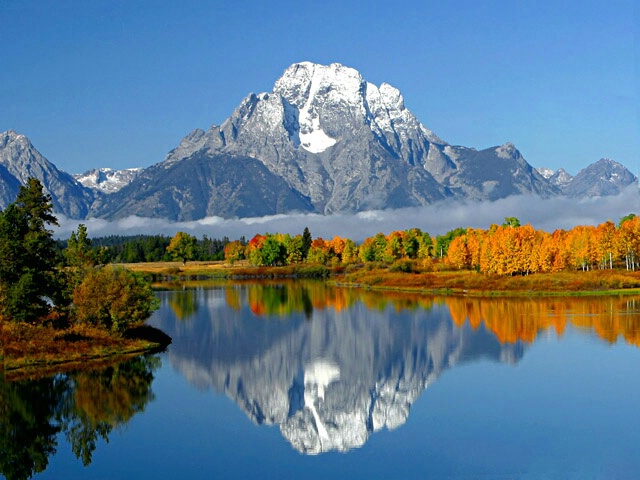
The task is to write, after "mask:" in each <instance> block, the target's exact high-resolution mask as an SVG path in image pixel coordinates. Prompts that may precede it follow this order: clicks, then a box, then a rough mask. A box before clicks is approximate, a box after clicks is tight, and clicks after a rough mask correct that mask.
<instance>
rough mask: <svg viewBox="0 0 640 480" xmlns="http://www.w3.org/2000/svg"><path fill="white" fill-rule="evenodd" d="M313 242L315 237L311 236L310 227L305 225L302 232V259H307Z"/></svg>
mask: <svg viewBox="0 0 640 480" xmlns="http://www.w3.org/2000/svg"><path fill="white" fill-rule="evenodd" d="M311 242H313V238H312V237H311V232H310V231H309V227H304V231H303V232H302V251H301V253H302V261H304V260H306V259H307V254H308V253H309V249H310V248H311Z"/></svg>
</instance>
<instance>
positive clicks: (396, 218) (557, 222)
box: [54, 185, 640, 242]
mask: <svg viewBox="0 0 640 480" xmlns="http://www.w3.org/2000/svg"><path fill="white" fill-rule="evenodd" d="M639 210H640V195H639V193H638V187H637V186H635V185H633V186H630V187H628V188H627V189H626V190H624V191H623V192H622V193H621V194H620V195H617V196H610V197H595V198H586V199H584V198H583V199H572V198H557V197H556V198H548V199H542V198H540V197H535V196H528V195H523V196H515V197H508V198H505V199H500V200H497V201H493V202H488V201H484V202H457V203H453V202H438V203H435V204H432V205H428V206H423V207H412V208H402V209H397V210H373V211H367V212H360V213H355V214H349V215H347V214H336V215H326V216H325V215H319V214H302V213H301V214H287V215H273V216H267V217H255V218H238V219H224V218H220V217H207V218H203V219H201V220H196V221H189V222H171V221H168V220H163V219H157V218H141V217H128V218H125V219H122V220H117V221H107V220H102V219H95V218H92V219H87V220H72V219H68V218H66V217H64V216H58V220H59V223H60V226H59V227H56V228H55V229H54V231H55V236H56V237H57V238H67V237H69V235H70V234H71V232H72V231H74V230H75V229H77V226H78V224H80V223H84V224H85V225H86V226H87V231H88V234H89V236H90V237H101V236H109V235H138V234H149V235H155V234H163V235H170V236H172V235H174V234H175V233H176V232H178V231H184V232H188V233H190V234H191V235H195V236H198V237H200V236H202V235H207V236H208V237H212V238H222V237H225V236H226V237H228V238H230V239H231V240H234V239H238V238H240V237H241V236H244V237H246V238H247V239H249V238H251V237H252V236H253V235H255V234H256V233H267V232H269V233H276V232H277V233H289V234H292V235H293V234H298V233H301V232H302V231H303V230H304V228H305V227H308V228H309V230H310V231H311V233H312V235H313V237H323V238H332V237H333V236H335V235H339V236H342V237H346V238H351V239H352V240H354V241H356V242H361V241H362V240H364V239H365V238H367V237H370V236H373V235H375V234H376V233H378V232H382V233H385V234H386V233H389V232H391V231H394V230H404V229H408V228H413V227H417V228H420V229H421V230H423V231H426V232H429V233H430V234H431V235H441V234H444V233H446V232H448V231H449V230H452V229H454V228H457V227H463V228H466V227H472V228H488V227H489V226H490V225H491V224H494V223H495V224H501V223H502V222H503V220H504V218H505V217H517V218H518V219H519V220H520V222H521V223H522V225H525V224H527V223H530V224H531V225H532V226H533V227H534V228H535V229H540V230H545V231H549V232H552V231H553V230H556V229H570V228H573V227H575V226H576V225H597V224H600V223H602V222H605V221H607V220H611V221H613V222H614V223H617V222H618V221H619V220H620V218H621V217H623V216H625V215H627V214H629V213H637V212H638V211H639Z"/></svg>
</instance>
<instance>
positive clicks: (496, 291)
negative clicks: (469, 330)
mask: <svg viewBox="0 0 640 480" xmlns="http://www.w3.org/2000/svg"><path fill="white" fill-rule="evenodd" d="M123 266H125V267H126V268H128V269H130V270H133V271H135V272H139V273H142V274H144V275H148V276H151V277H152V278H153V280H154V282H160V283H164V282H171V281H206V280H227V281H242V280H258V281H260V280H284V279H293V280H295V279H303V278H308V279H321V280H323V281H325V282H327V283H329V284H332V285H335V286H338V287H344V288H368V289H375V290H393V291H406V292H414V293H423V294H426V295H460V296H488V297H496V296H504V297H513V296H589V295H633V294H638V293H640V271H635V272H634V271H626V270H616V269H613V270H590V271H585V272H583V271H561V272H555V273H535V274H530V275H513V276H498V275H484V274H481V273H477V272H475V271H470V270H457V271H453V270H442V271H432V270H431V271H427V270H424V269H421V268H420V267H419V266H414V267H413V270H410V271H399V270H398V269H397V268H395V266H394V265H393V264H392V265H388V266H387V265H380V264H376V265H366V264H365V265H355V266H354V265H349V266H337V267H325V266H322V265H313V264H301V265H289V266H284V267H252V266H248V265H246V264H242V265H228V264H226V263H224V262H190V263H187V264H186V265H182V264H181V263H177V262H154V263H133V264H124V265H123Z"/></svg>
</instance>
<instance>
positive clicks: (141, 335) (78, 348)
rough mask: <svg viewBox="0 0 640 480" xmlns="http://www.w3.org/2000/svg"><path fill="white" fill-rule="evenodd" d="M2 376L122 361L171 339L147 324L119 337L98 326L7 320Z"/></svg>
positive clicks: (155, 349) (9, 377)
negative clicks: (55, 325)
mask: <svg viewBox="0 0 640 480" xmlns="http://www.w3.org/2000/svg"><path fill="white" fill-rule="evenodd" d="M0 329H1V331H2V337H3V352H2V353H3V355H2V357H3V358H2V360H3V366H2V375H3V376H4V378H5V379H6V380H8V381H15V380H22V379H33V378H39V377H42V376H48V375H51V374H56V373H62V372H65V371H71V370H79V369H82V368H85V367H88V366H91V367H93V366H102V365H110V364H113V363H119V362H122V361H125V360H128V359H130V358H133V357H136V356H138V355H142V354H145V353H153V352H158V351H162V350H164V349H165V348H166V347H167V346H168V345H169V344H170V343H171V338H170V337H169V336H167V335H166V334H165V333H164V332H162V331H160V330H158V329H156V328H154V327H151V326H143V327H137V328H135V329H131V330H130V331H127V332H125V334H124V335H122V336H115V335H112V334H110V333H109V332H105V331H104V330H100V329H97V328H86V327H85V328H74V327H70V328H67V329H64V330H58V329H54V328H51V327H48V326H34V325H30V324H19V323H11V322H6V321H5V322H3V323H2V325H0Z"/></svg>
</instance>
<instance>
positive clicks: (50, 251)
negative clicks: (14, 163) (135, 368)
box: [0, 178, 168, 370]
mask: <svg viewBox="0 0 640 480" xmlns="http://www.w3.org/2000/svg"><path fill="white" fill-rule="evenodd" d="M52 210H53V206H52V203H51V197H50V196H48V195H45V194H44V193H43V188H42V184H41V183H40V182H39V181H38V180H36V179H33V178H31V179H29V180H28V182H27V184H26V185H25V186H21V187H20V190H19V193H18V196H17V199H16V201H15V202H14V203H12V204H10V205H9V206H8V207H7V208H6V209H5V210H4V211H2V212H0V331H1V333H2V344H3V348H2V350H3V352H2V356H3V359H2V360H3V366H4V369H5V370H7V369H14V368H23V367H33V366H34V365H53V364H59V363H64V362H75V361H79V360H86V359H88V358H96V357H99V356H112V355H116V354H121V353H129V352H132V351H143V350H147V349H150V348H157V347H160V346H161V345H162V344H163V343H164V344H165V345H166V343H167V341H168V339H167V338H161V336H158V335H157V334H155V333H153V334H152V335H149V333H150V331H149V330H139V327H141V326H142V325H143V323H144V321H145V320H146V319H147V318H148V316H149V315H150V313H151V312H152V311H153V310H154V309H155V308H157V306H158V303H157V299H156V298H155V296H154V293H153V290H152V289H151V287H150V285H149V283H148V282H146V281H145V280H144V279H143V278H142V277H141V276H140V275H139V274H136V273H134V272H131V271H129V270H126V269H124V268H122V267H119V266H114V265H106V266H98V265H96V259H95V257H94V255H93V251H92V249H91V241H90V240H89V239H88V238H87V231H86V228H85V227H84V225H80V226H79V228H78V231H77V232H73V234H72V235H71V238H70V239H69V241H68V242H67V248H66V249H64V251H60V250H59V249H58V248H57V243H56V241H55V240H54V239H53V232H52V231H51V230H50V229H48V226H50V225H57V219H56V217H55V216H54V215H53V214H52ZM136 329H137V330H136ZM132 331H137V332H138V333H137V334H136V335H132V334H131V332H132ZM141 332H142V333H144V334H143V335H141V334H140V333H141ZM158 340H160V341H158Z"/></svg>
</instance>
